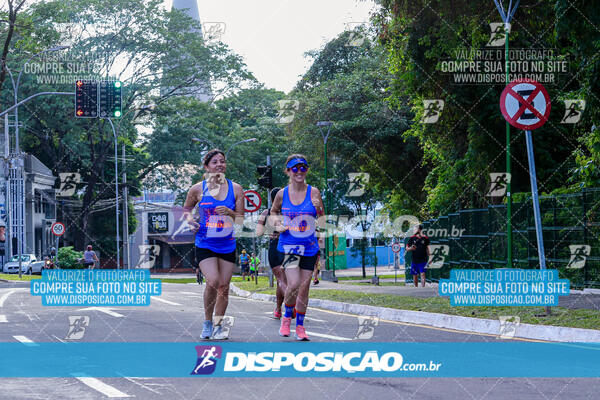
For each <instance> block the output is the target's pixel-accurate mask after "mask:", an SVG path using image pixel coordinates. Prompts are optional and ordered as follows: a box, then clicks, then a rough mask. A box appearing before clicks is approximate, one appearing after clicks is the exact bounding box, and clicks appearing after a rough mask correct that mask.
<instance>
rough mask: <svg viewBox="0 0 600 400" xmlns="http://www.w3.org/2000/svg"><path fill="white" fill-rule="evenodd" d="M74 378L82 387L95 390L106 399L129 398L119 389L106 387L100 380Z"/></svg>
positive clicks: (83, 377) (82, 377) (84, 377)
mask: <svg viewBox="0 0 600 400" xmlns="http://www.w3.org/2000/svg"><path fill="white" fill-rule="evenodd" d="M72 375H83V374H78V373H74V374H72ZM75 378H76V379H78V380H79V381H80V382H81V383H83V384H84V385H86V386H89V387H91V388H92V389H94V390H97V391H98V392H100V393H102V394H103V395H105V396H106V397H113V398H114V397H131V396H130V395H128V394H126V393H123V392H121V391H120V390H119V389H117V388H115V387H112V386H110V385H107V384H106V383H104V382H102V381H101V380H100V379H97V378H92V377H91V376H75Z"/></svg>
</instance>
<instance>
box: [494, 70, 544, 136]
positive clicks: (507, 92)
mask: <svg viewBox="0 0 600 400" xmlns="http://www.w3.org/2000/svg"><path fill="white" fill-rule="evenodd" d="M500 111H501V112H502V116H503V117H504V119H506V120H507V121H508V123H509V124H511V125H512V126H514V127H515V128H519V129H522V130H524V131H532V130H534V129H537V128H539V127H540V126H542V125H544V124H545V123H546V121H548V117H549V116H550V96H549V95H548V92H547V91H546V88H544V87H543V86H542V85H541V84H540V83H538V82H536V81H532V80H530V79H517V80H515V81H512V82H511V83H509V84H508V85H507V86H506V88H504V90H503V91H502V95H500Z"/></svg>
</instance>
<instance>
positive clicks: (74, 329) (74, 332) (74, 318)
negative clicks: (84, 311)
mask: <svg viewBox="0 0 600 400" xmlns="http://www.w3.org/2000/svg"><path fill="white" fill-rule="evenodd" d="M89 325H90V317H88V316H87V315H84V316H79V315H69V331H68V332H67V336H66V337H65V339H68V340H79V339H81V338H83V335H84V334H85V328H87V327H88V326H89Z"/></svg>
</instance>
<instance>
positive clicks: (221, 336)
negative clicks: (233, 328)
mask: <svg viewBox="0 0 600 400" xmlns="http://www.w3.org/2000/svg"><path fill="white" fill-rule="evenodd" d="M212 338H213V339H215V340H227V339H229V331H228V330H227V329H223V327H222V326H221V325H217V326H216V327H215V332H214V333H213V336H212Z"/></svg>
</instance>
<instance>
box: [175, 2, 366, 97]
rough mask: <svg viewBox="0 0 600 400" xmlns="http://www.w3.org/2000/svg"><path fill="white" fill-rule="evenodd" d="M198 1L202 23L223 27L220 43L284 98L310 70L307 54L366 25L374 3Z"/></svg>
mask: <svg viewBox="0 0 600 400" xmlns="http://www.w3.org/2000/svg"><path fill="white" fill-rule="evenodd" d="M197 1H198V9H199V12H200V22H202V23H208V22H222V23H224V24H225V25H224V27H225V32H224V34H223V35H222V37H221V41H222V42H223V43H225V44H227V45H228V46H229V47H230V48H231V49H232V50H233V51H234V52H235V53H237V54H239V55H241V56H242V57H243V58H244V61H245V63H246V65H247V66H248V69H249V70H250V71H251V72H252V73H253V74H254V75H255V76H256V78H257V79H258V80H259V81H261V82H263V83H264V84H265V86H266V87H267V88H274V89H278V90H281V91H283V92H286V93H288V92H289V91H290V90H291V89H292V88H293V87H294V85H295V84H296V82H297V81H298V80H299V77H300V76H301V75H303V74H304V72H306V70H307V69H308V67H310V59H306V58H305V57H304V53H305V52H306V51H309V50H313V49H318V48H320V47H322V46H323V45H324V44H326V43H327V42H328V41H330V40H331V39H333V38H335V37H336V36H337V35H339V34H340V33H341V32H343V31H344V30H345V29H346V27H347V25H346V24H348V23H350V24H352V23H361V22H367V21H368V20H369V12H372V11H374V10H375V9H376V5H375V3H374V1H373V0H197ZM171 4H172V0H167V4H166V5H167V6H168V7H170V6H171ZM221 26H223V25H221Z"/></svg>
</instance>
